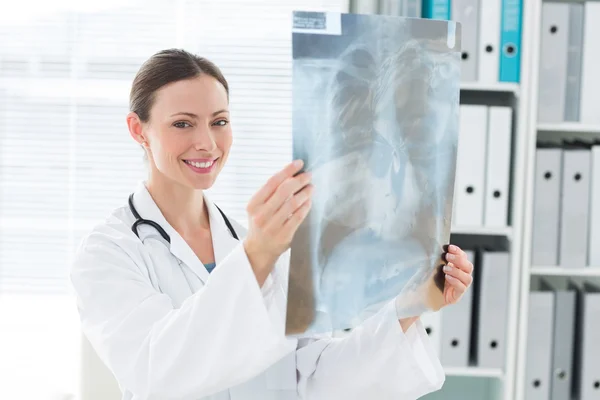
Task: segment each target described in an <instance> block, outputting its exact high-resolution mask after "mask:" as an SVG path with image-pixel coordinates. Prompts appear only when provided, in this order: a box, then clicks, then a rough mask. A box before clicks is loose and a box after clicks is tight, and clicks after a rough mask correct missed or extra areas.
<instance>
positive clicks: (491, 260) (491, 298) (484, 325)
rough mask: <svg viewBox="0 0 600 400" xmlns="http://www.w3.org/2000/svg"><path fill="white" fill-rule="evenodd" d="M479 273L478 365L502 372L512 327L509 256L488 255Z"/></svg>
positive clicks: (483, 259)
mask: <svg viewBox="0 0 600 400" xmlns="http://www.w3.org/2000/svg"><path fill="white" fill-rule="evenodd" d="M478 272H479V276H481V281H480V284H481V286H480V291H479V305H478V312H477V314H478V315H477V321H478V326H477V365H478V366H479V367H481V368H501V369H502V368H504V363H505V356H506V327H507V325H508V324H507V320H508V296H509V293H508V290H509V279H510V255H509V253H508V252H490V251H484V252H483V253H482V263H481V266H480V268H479V271H478Z"/></svg>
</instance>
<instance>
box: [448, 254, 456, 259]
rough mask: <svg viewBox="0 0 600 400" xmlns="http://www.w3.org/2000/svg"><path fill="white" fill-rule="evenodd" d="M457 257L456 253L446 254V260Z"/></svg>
mask: <svg viewBox="0 0 600 400" xmlns="http://www.w3.org/2000/svg"><path fill="white" fill-rule="evenodd" d="M455 258H456V256H455V255H454V254H446V260H448V261H453V260H454V259H455Z"/></svg>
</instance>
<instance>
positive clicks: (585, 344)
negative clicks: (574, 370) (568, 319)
mask: <svg viewBox="0 0 600 400" xmlns="http://www.w3.org/2000/svg"><path fill="white" fill-rule="evenodd" d="M580 315H581V317H582V321H581V322H582V324H581V328H582V332H581V334H582V335H581V342H580V344H581V346H582V347H581V352H580V354H581V360H580V361H581V365H580V366H579V370H580V371H581V379H580V381H579V400H597V399H598V398H599V397H600V342H599V341H598V335H599V334H598V332H600V319H599V318H598V316H599V315H600V288H598V287H597V286H592V285H589V284H585V286H584V293H583V301H582V309H581V314H580Z"/></svg>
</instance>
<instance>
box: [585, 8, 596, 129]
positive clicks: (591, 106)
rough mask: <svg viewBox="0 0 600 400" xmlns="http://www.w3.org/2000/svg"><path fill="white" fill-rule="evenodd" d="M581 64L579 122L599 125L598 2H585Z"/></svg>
mask: <svg viewBox="0 0 600 400" xmlns="http://www.w3.org/2000/svg"><path fill="white" fill-rule="evenodd" d="M584 14H585V18H584V19H585V21H584V24H583V26H584V34H583V63H582V66H581V68H582V73H581V122H582V123H584V124H599V123H600V112H598V103H599V102H600V74H599V73H598V65H600V40H598V38H599V37H600V23H599V22H598V21H600V2H596V1H586V2H585V13H584Z"/></svg>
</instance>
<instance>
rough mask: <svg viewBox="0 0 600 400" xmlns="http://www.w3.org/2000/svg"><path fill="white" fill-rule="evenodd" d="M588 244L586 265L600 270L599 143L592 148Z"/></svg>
mask: <svg viewBox="0 0 600 400" xmlns="http://www.w3.org/2000/svg"><path fill="white" fill-rule="evenodd" d="M591 169H592V173H591V185H590V189H591V196H590V213H591V218H590V243H589V259H588V263H589V265H590V266H591V267H596V268H600V142H598V143H597V144H595V145H594V146H593V147H592V168H591Z"/></svg>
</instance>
